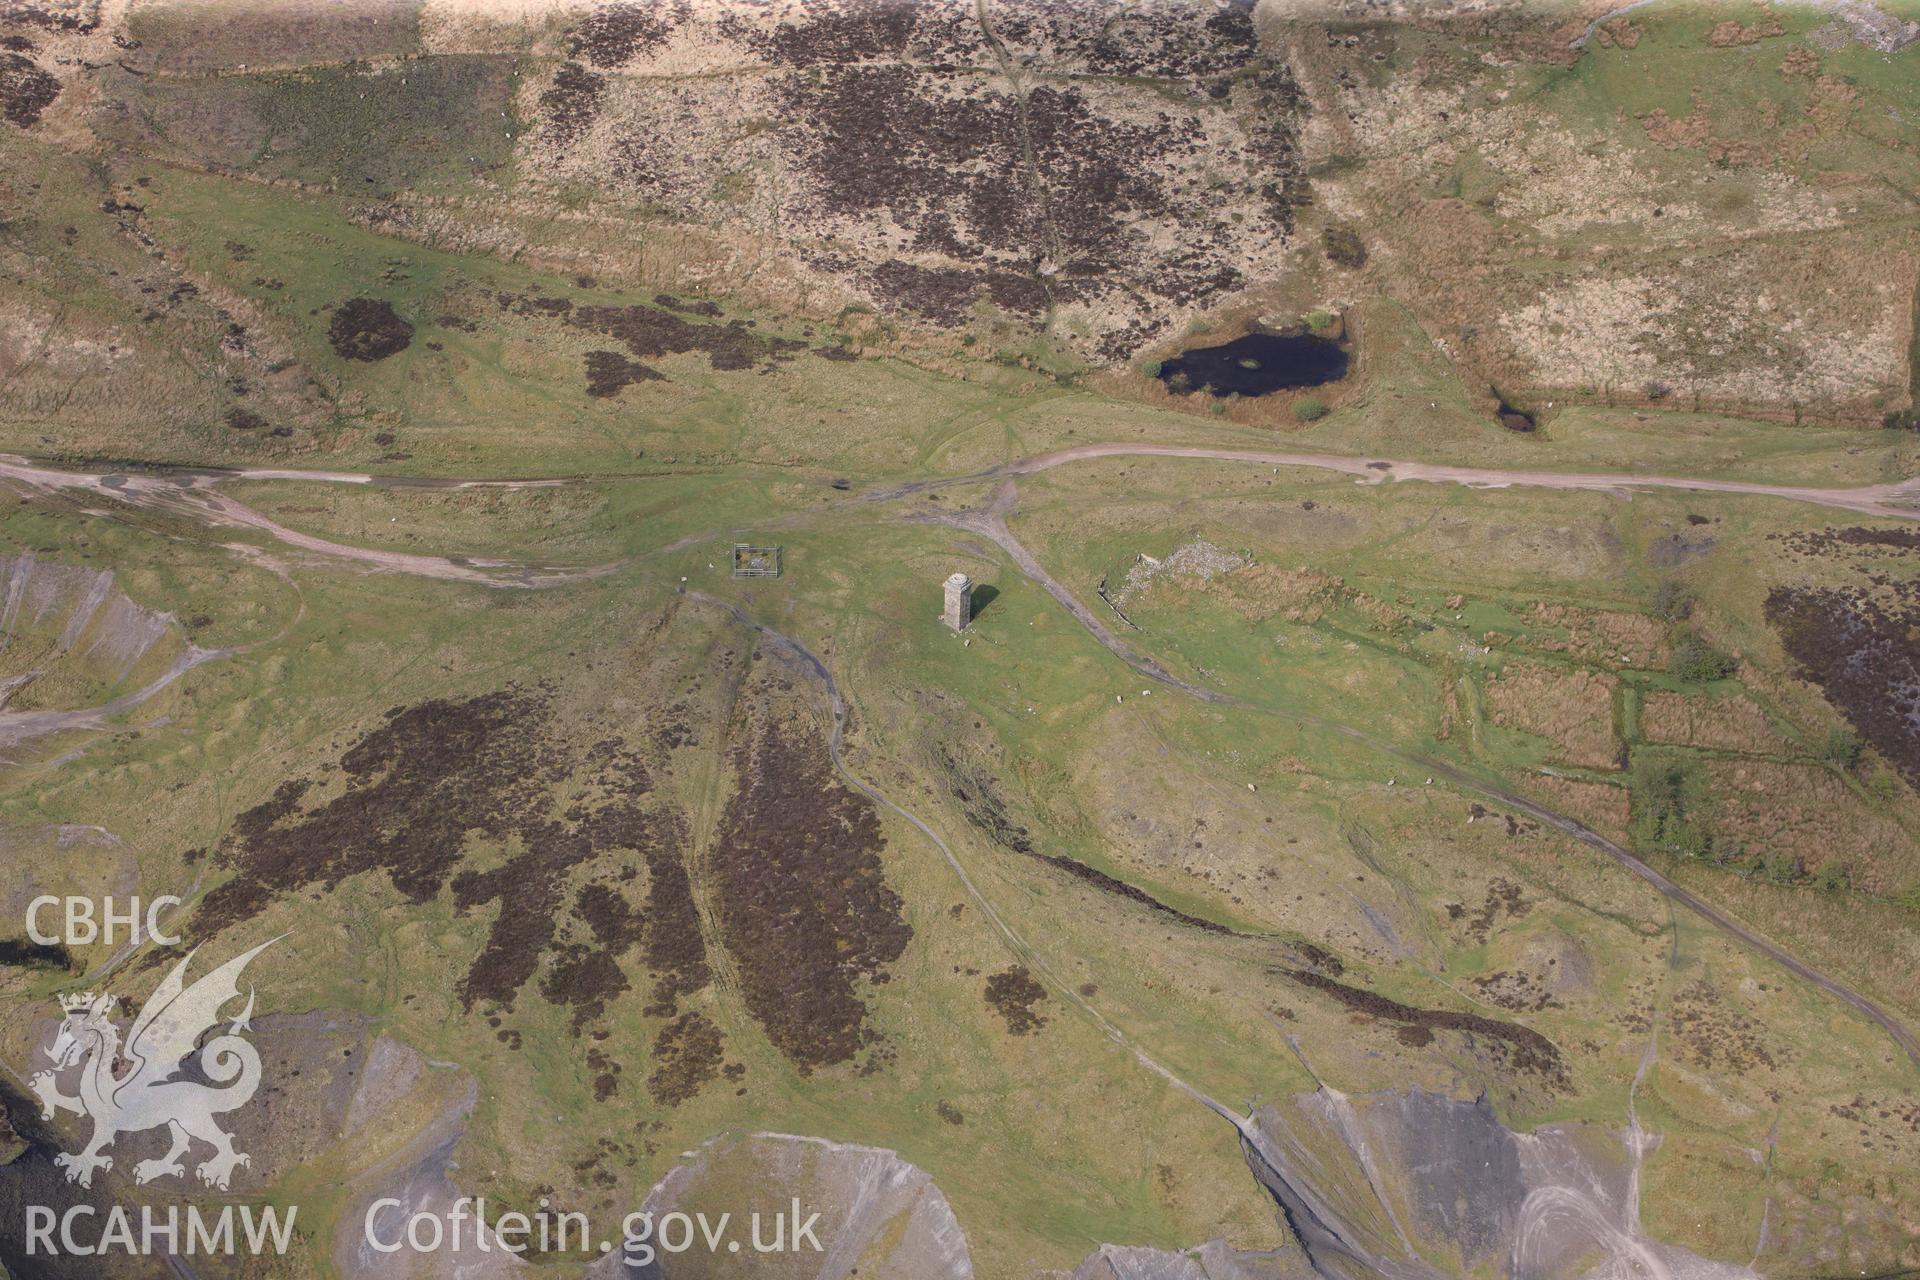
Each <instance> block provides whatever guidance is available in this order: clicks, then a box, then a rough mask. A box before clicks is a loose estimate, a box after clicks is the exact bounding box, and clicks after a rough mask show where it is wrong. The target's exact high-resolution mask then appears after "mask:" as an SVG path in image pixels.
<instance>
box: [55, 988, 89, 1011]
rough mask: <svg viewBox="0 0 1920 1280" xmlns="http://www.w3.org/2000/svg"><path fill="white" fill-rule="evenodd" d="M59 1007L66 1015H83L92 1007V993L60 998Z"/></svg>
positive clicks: (87, 992) (86, 992) (83, 992)
mask: <svg viewBox="0 0 1920 1280" xmlns="http://www.w3.org/2000/svg"><path fill="white" fill-rule="evenodd" d="M60 1007H61V1008H62V1009H64V1010H66V1011H67V1012H68V1013H85V1012H86V1011H87V1010H88V1009H91V1008H92V1007H93V992H91V991H82V992H81V993H80V994H78V995H72V996H61V997H60Z"/></svg>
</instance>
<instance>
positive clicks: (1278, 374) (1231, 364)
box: [1157, 332, 1347, 398]
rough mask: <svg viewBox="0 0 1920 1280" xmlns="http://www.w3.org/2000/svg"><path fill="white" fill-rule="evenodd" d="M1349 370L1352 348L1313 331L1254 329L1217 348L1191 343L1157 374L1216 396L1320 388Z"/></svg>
mask: <svg viewBox="0 0 1920 1280" xmlns="http://www.w3.org/2000/svg"><path fill="white" fill-rule="evenodd" d="M1346 375H1347V348H1346V346H1345V344H1343V343H1340V342H1336V341H1334V340H1333V339H1332V338H1318V337H1315V336H1313V335H1312V334H1309V333H1262V332H1255V333H1249V334H1245V335H1243V336H1241V337H1238V338H1235V339H1234V340H1233V341H1231V342H1223V343H1220V344H1219V345H1218V346H1212V347H1188V348H1187V349H1186V350H1185V351H1182V352H1181V353H1180V354H1179V355H1177V356H1173V357H1172V358H1170V359H1167V360H1164V361H1162V362H1161V365H1160V372H1159V374H1158V375H1157V376H1158V377H1159V379H1160V381H1162V382H1164V383H1166V384H1167V388H1168V390H1171V391H1178V392H1189V391H1205V392H1206V393H1207V394H1209V395H1212V396H1218V397H1221V398H1224V397H1226V396H1263V395H1267V394H1268V393H1269V392H1274V391H1291V390H1296V389H1298V388H1300V387H1317V386H1320V385H1322V384H1324V383H1328V382H1338V381H1339V380H1340V379H1341V378H1344V377H1345V376H1346Z"/></svg>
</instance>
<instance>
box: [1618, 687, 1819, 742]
mask: <svg viewBox="0 0 1920 1280" xmlns="http://www.w3.org/2000/svg"><path fill="white" fill-rule="evenodd" d="M1640 732H1641V733H1643V734H1645V735H1646V737H1647V739H1648V740H1649V741H1652V742H1672V743H1678V744H1680V745H1681V746H1687V747H1717V748H1719V749H1721V750H1724V751H1756V752H1775V751H1779V750H1781V749H1782V748H1784V747H1785V746H1786V745H1787V744H1786V743H1785V742H1783V741H1781V739H1780V737H1779V735H1778V734H1776V733H1775V732H1774V731H1773V725H1772V724H1771V723H1770V722H1769V721H1768V720H1767V713H1766V712H1764V711H1762V710H1761V709H1760V708H1759V706H1758V705H1757V704H1755V703H1754V702H1753V700H1752V699H1750V698H1741V697H1734V698H1698V697H1691V696H1689V695H1687V694H1684V693H1671V692H1668V691H1666V690H1655V691H1652V692H1649V693H1648V694H1647V696H1646V700H1645V701H1644V702H1643V703H1642V704H1641V707H1640Z"/></svg>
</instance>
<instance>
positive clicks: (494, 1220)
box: [361, 1196, 824, 1267]
mask: <svg viewBox="0 0 1920 1280" xmlns="http://www.w3.org/2000/svg"><path fill="white" fill-rule="evenodd" d="M540 1207H541V1210H542V1212H540V1213H538V1214H532V1215H529V1214H525V1213H521V1212H519V1211H517V1210H509V1211H508V1212H506V1213H502V1214H498V1215H489V1214H488V1212H487V1202H486V1199H485V1198H484V1197H482V1198H480V1199H477V1200H476V1199H473V1198H471V1197H468V1196H461V1197H460V1198H459V1199H458V1200H455V1201H454V1202H453V1204H452V1205H451V1206H450V1207H448V1208H446V1209H443V1210H442V1209H435V1210H421V1211H417V1212H414V1213H406V1212H404V1211H405V1208H406V1206H405V1204H404V1203H403V1202H402V1201H400V1200H396V1199H393V1198H391V1197H388V1198H383V1199H380V1200H375V1201H374V1202H373V1203H372V1204H370V1205H368V1206H367V1213H366V1217H365V1219H364V1220H363V1222H362V1224H361V1228H362V1232H363V1236H364V1239H365V1241H366V1244H367V1247H368V1248H370V1249H372V1250H373V1251H374V1252H376V1253H386V1254H393V1253H421V1254H431V1253H439V1252H441V1251H442V1250H474V1251H478V1252H481V1253H491V1252H495V1251H500V1252H505V1253H513V1254H520V1253H528V1252H534V1253H540V1254H554V1253H562V1254H565V1253H585V1254H592V1253H612V1252H613V1251H614V1250H615V1249H618V1250H620V1251H621V1255H622V1257H623V1258H624V1259H625V1260H626V1262H628V1263H629V1264H631V1265H635V1266H642V1267H644V1266H646V1265H647V1264H648V1263H650V1262H652V1261H653V1260H654V1259H655V1258H657V1257H658V1256H659V1255H660V1254H662V1253H667V1254H679V1253H686V1252H688V1251H689V1250H693V1249H703V1250H705V1251H706V1252H707V1253H713V1254H720V1253H734V1254H737V1253H743V1252H746V1251H748V1250H751V1251H752V1252H754V1253H802V1252H808V1253H822V1252H824V1249H823V1247H822V1246H821V1244H820V1237H819V1235H818V1234H817V1232H816V1228H817V1227H818V1226H819V1223H820V1215H819V1214H818V1213H806V1212H804V1211H803V1210H802V1209H801V1207H800V1201H799V1200H798V1199H797V1198H796V1199H795V1200H794V1201H793V1202H792V1207H791V1209H781V1210H779V1211H777V1212H774V1213H759V1212H754V1213H750V1214H747V1215H746V1216H745V1217H744V1218H739V1219H736V1218H735V1217H734V1215H733V1214H731V1213H720V1214H715V1215H713V1216H711V1217H709V1216H708V1215H707V1214H705V1213H681V1212H679V1211H677V1210H676V1211H674V1212H671V1213H663V1214H658V1215H656V1214H654V1213H652V1212H650V1211H643V1212H638V1213H630V1214H628V1215H627V1216H626V1217H624V1218H622V1219H621V1220H620V1229H619V1231H618V1232H617V1233H610V1234H607V1235H604V1236H600V1237H599V1238H597V1239H596V1237H595V1233H594V1231H593V1224H592V1222H591V1220H590V1219H589V1218H588V1217H587V1215H586V1214H584V1213H580V1212H577V1211H574V1210H567V1211H561V1212H547V1211H546V1208H547V1202H546V1201H545V1200H542V1201H541V1202H540Z"/></svg>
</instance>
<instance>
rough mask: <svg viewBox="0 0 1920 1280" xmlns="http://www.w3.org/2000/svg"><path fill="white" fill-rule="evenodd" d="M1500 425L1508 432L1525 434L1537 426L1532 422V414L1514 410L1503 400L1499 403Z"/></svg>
mask: <svg viewBox="0 0 1920 1280" xmlns="http://www.w3.org/2000/svg"><path fill="white" fill-rule="evenodd" d="M1500 425H1501V426H1503V427H1505V428H1506V429H1507V430H1509V431H1518V432H1520V433H1522V434H1525V433H1527V432H1530V431H1532V430H1533V429H1534V427H1535V426H1536V425H1537V424H1536V423H1535V422H1534V420H1533V415H1532V414H1530V413H1525V412H1523V411H1521V410H1519V409H1516V408H1514V407H1513V406H1512V405H1510V404H1508V403H1507V402H1506V401H1505V400H1502V401H1501V402H1500Z"/></svg>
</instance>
